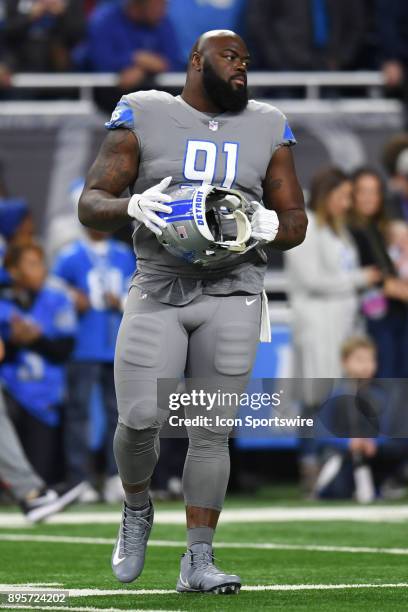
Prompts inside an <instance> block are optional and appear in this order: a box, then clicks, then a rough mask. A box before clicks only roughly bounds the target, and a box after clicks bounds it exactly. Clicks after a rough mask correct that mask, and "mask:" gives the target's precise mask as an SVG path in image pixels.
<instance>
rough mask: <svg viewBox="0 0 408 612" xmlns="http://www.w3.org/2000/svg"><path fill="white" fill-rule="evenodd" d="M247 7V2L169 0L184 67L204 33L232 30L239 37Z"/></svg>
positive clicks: (170, 16) (245, 0)
mask: <svg viewBox="0 0 408 612" xmlns="http://www.w3.org/2000/svg"><path fill="white" fill-rule="evenodd" d="M246 4H247V0H221V1H220V0H204V2H203V0H189V1H188V2H186V1H185V0H170V1H169V5H168V6H169V9H168V10H169V18H170V20H171V22H172V24H173V27H174V29H175V31H176V35H177V38H178V41H179V44H180V52H181V60H182V63H183V65H186V64H187V60H188V56H189V53H190V51H191V49H192V48H193V45H194V43H195V41H196V40H197V38H198V37H199V36H201V34H202V33H203V32H206V31H208V30H233V31H234V32H238V33H239V34H242V33H243V32H242V27H243V25H244V12H245V8H246Z"/></svg>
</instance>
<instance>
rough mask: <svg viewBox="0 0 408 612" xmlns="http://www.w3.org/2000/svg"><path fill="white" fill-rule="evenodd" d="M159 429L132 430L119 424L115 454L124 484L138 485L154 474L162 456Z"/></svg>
mask: <svg viewBox="0 0 408 612" xmlns="http://www.w3.org/2000/svg"><path fill="white" fill-rule="evenodd" d="M159 431H160V429H159V428H154V427H151V428H148V429H143V430H137V429H131V428H130V427H127V426H126V425H124V424H123V423H118V425H117V427H116V431H115V436H114V439H113V452H114V455H115V459H116V464H117V466H118V470H119V475H120V477H121V479H122V481H123V482H125V483H126V484H129V485H137V484H139V483H140V482H144V481H145V480H148V479H149V478H150V477H151V475H152V474H153V470H154V468H155V467H156V464H157V461H158V459H159V454H160V442H159Z"/></svg>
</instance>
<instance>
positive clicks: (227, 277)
mask: <svg viewBox="0 0 408 612" xmlns="http://www.w3.org/2000/svg"><path fill="white" fill-rule="evenodd" d="M106 127H107V128H108V129H117V128H127V129H130V130H132V131H133V133H134V134H135V135H136V137H137V139H138V142H139V146H140V162H139V172H138V178H137V180H136V182H135V184H134V185H133V187H132V189H133V192H134V193H142V192H143V191H145V190H146V189H148V188H149V187H152V186H153V185H155V184H157V183H159V182H160V181H161V180H162V179H163V178H164V177H165V176H172V177H173V180H172V185H186V184H188V185H197V186H199V185H201V184H202V183H203V182H205V183H210V184H213V185H219V186H222V187H227V188H234V189H239V190H240V191H241V192H242V193H243V194H244V195H245V196H246V198H247V199H248V200H257V201H261V199H262V192H263V189H262V182H263V179H264V177H265V174H266V170H267V167H268V164H269V162H270V160H271V157H272V155H273V153H274V151H275V150H276V149H277V148H278V147H280V146H282V145H292V144H295V142H296V141H295V138H294V136H293V133H292V131H291V129H290V127H289V125H288V122H287V119H286V117H285V115H283V113H281V112H280V111H279V110H278V109H277V108H275V107H273V106H270V105H269V104H265V103H261V102H257V101H255V100H250V101H249V103H248V106H247V107H246V109H245V110H244V111H242V112H241V113H221V114H219V115H210V114H207V113H202V112H200V111H198V110H196V109H195V108H193V107H191V106H190V105H189V104H187V103H186V102H185V101H184V100H183V99H182V98H181V96H172V95H170V94H168V93H165V92H162V91H155V90H152V91H142V92H137V93H132V94H129V95H127V96H123V97H122V99H121V100H120V101H119V103H118V105H117V107H116V109H115V110H114V111H113V114H112V117H111V120H110V121H109V122H108V123H106ZM133 240H134V247H135V253H136V256H137V261H138V272H137V274H136V275H135V277H134V284H136V285H137V286H138V287H140V288H141V289H142V290H144V291H146V292H147V293H149V294H151V295H153V296H154V297H155V298H156V299H158V300H159V301H161V302H165V303H169V304H175V305H181V304H186V303H188V302H190V301H191V300H192V299H194V298H195V297H197V296H198V295H201V294H209V295H228V294H231V293H236V292H243V293H248V294H256V293H260V292H261V291H262V289H263V282H264V274H265V269H266V265H265V263H264V261H263V260H262V259H261V257H260V256H259V254H258V253H257V251H255V250H252V251H249V252H248V253H247V254H244V255H238V254H231V256H230V257H228V258H227V259H226V260H224V261H223V262H220V263H219V264H218V266H216V267H214V268H211V269H207V268H202V267H200V266H198V265H197V264H189V263H187V262H184V261H183V260H181V259H178V258H176V257H174V256H172V255H171V254H170V253H169V252H168V251H167V250H166V249H165V248H164V247H163V246H161V244H160V243H159V241H158V240H157V238H156V236H155V235H154V234H153V233H152V232H151V231H150V230H148V229H147V228H146V227H144V226H143V225H141V226H140V227H138V229H137V230H136V231H135V232H134V235H133Z"/></svg>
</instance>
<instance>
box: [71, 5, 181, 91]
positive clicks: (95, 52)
mask: <svg viewBox="0 0 408 612" xmlns="http://www.w3.org/2000/svg"><path fill="white" fill-rule="evenodd" d="M178 49H179V48H178V44H177V40H176V36H175V32H174V29H173V26H172V24H171V23H170V20H169V19H168V17H167V16H166V2H165V0H121V1H120V2H113V3H108V4H103V5H102V6H100V7H98V8H97V9H96V10H95V12H94V13H93V15H92V16H91V18H90V22H89V28H88V37H87V41H86V42H85V45H83V46H82V49H81V53H80V54H79V57H81V59H82V61H83V62H86V63H87V64H88V66H89V68H90V69H91V70H92V71H94V72H116V73H118V74H119V87H120V88H121V89H123V90H126V91H130V90H134V89H136V88H137V87H140V86H142V85H143V83H145V82H146V80H147V79H149V78H150V77H154V75H156V74H158V73H160V72H166V71H168V70H175V69H177V67H178V66H179V61H180V60H179V57H180V54H179V50H178ZM77 57H78V55H77Z"/></svg>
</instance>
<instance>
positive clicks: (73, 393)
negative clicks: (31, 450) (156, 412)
mask: <svg viewBox="0 0 408 612" xmlns="http://www.w3.org/2000/svg"><path fill="white" fill-rule="evenodd" d="M134 271H135V257H134V255H133V252H132V251H131V249H130V248H129V247H127V246H126V245H124V244H123V243H121V242H119V241H116V240H113V239H110V238H109V237H108V236H107V234H105V233H101V232H97V231H94V230H87V234H86V238H84V239H80V240H78V241H76V242H74V243H72V244H71V245H69V246H67V247H65V248H64V249H63V250H62V251H61V252H60V254H59V256H58V257H57V260H56V262H55V266H54V272H55V274H56V275H57V276H59V277H61V278H62V279H64V281H66V283H67V284H68V286H69V288H70V291H71V293H72V297H73V299H74V302H75V305H76V309H77V312H78V317H79V323H78V333H77V336H76V345H75V350H74V353H73V356H72V361H71V363H70V364H69V368H68V377H69V396H68V398H69V401H68V404H67V410H66V418H65V423H64V424H65V428H64V437H65V450H66V461H67V466H68V478H69V480H70V481H73V482H80V481H81V480H90V479H91V475H90V468H89V466H88V427H87V425H88V409H89V404H90V399H91V394H92V390H93V388H94V386H95V385H96V384H99V385H100V387H101V389H102V395H103V400H104V407H105V411H106V425H107V433H106V440H105V445H104V450H105V457H106V475H107V479H106V481H105V486H104V497H105V499H107V500H108V501H113V500H114V498H115V497H117V496H118V492H120V493H121V492H122V489H121V487H120V481H119V478H118V477H117V468H116V463H115V459H114V456H113V435H114V432H115V428H116V423H117V408H116V396H115V389H114V382H113V358H114V349H115V342H116V336H117V333H118V329H119V325H120V321H121V318H122V310H123V304H124V300H125V299H126V295H127V290H128V286H129V281H130V278H131V275H132V274H133V272H134ZM119 487H120V489H119ZM118 489H119V491H118ZM88 491H89V495H88V496H87V498H88V499H89V500H91V499H92V498H93V496H92V488H91V485H90V486H89V489H88Z"/></svg>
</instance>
